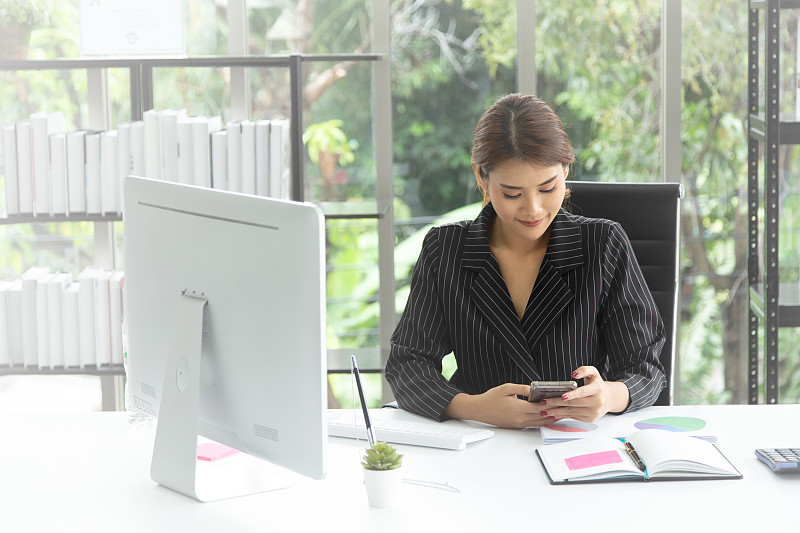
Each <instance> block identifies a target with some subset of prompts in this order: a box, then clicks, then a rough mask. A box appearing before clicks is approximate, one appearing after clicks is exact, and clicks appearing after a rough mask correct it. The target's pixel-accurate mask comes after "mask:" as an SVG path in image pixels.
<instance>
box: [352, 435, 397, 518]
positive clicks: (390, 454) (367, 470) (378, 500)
mask: <svg viewBox="0 0 800 533" xmlns="http://www.w3.org/2000/svg"><path fill="white" fill-rule="evenodd" d="M402 460H403V456H402V455H400V454H399V453H397V450H396V449H395V448H394V446H392V445H391V444H388V443H386V442H376V443H375V444H374V445H373V446H372V447H371V448H369V449H368V450H367V452H366V454H365V455H364V457H363V459H362V460H361V466H363V467H364V483H365V485H366V486H367V499H368V500H369V504H370V506H372V507H391V506H393V505H395V504H396V503H397V501H398V500H399V498H400V489H401V484H402V478H401V476H400V465H401V464H402Z"/></svg>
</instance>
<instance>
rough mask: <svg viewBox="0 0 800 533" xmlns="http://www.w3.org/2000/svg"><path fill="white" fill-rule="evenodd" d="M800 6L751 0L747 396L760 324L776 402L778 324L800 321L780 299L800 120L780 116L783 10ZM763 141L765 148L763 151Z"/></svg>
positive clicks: (753, 389)
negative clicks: (783, 225)
mask: <svg viewBox="0 0 800 533" xmlns="http://www.w3.org/2000/svg"><path fill="white" fill-rule="evenodd" d="M797 8H800V0H760V1H754V0H751V1H750V9H749V17H748V91H747V94H748V117H749V135H748V161H747V163H748V176H747V200H748V264H747V269H748V281H749V286H750V291H749V304H750V305H749V307H750V308H749V314H748V402H749V403H751V404H756V403H758V401H759V375H760V374H759V366H760V353H759V352H760V350H759V344H760V335H759V333H760V330H761V327H762V325H763V327H764V385H765V394H764V396H765V402H766V403H767V404H775V403H778V329H779V328H781V327H800V306H798V305H781V304H780V299H779V296H780V295H779V281H780V279H779V271H778V265H779V256H778V241H779V239H778V230H779V223H778V221H779V219H780V205H779V195H780V177H779V150H780V146H781V145H788V144H800V122H797V121H794V120H786V119H783V118H782V117H781V116H780V18H781V17H780V15H781V10H783V9H797ZM762 14H763V17H764V21H765V27H764V41H765V42H764V49H765V58H764V78H765V83H764V85H765V88H764V95H763V96H764V114H763V115H762V114H761V109H760V94H761V87H760V82H759V74H760V68H759V66H760V63H759V59H760V58H759V55H760V54H759V48H760V31H761V20H760V19H761V16H762ZM762 146H763V152H762ZM761 156H763V164H764V176H763V186H764V208H763V212H764V216H763V219H764V221H763V230H764V233H765V235H764V251H763V264H764V266H763V273H762V271H761V261H762V257H761V247H760V239H759V232H760V230H761V229H762V224H760V222H759V209H760V207H761V197H760V184H761V179H762V177H761V176H760V172H759V163H760V157H761Z"/></svg>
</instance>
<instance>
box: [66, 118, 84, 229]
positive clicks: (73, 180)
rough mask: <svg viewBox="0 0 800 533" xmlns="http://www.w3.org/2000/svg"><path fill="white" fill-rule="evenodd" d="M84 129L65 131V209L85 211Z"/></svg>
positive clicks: (75, 211)
mask: <svg viewBox="0 0 800 533" xmlns="http://www.w3.org/2000/svg"><path fill="white" fill-rule="evenodd" d="M85 136H86V131H84V130H77V131H71V132H69V133H67V211H68V212H70V213H85V212H86V140H85Z"/></svg>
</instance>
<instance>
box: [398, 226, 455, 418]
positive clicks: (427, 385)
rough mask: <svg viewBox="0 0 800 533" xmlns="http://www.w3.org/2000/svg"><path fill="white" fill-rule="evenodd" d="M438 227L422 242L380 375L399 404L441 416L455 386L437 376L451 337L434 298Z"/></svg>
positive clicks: (424, 414) (435, 291) (437, 261)
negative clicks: (405, 299) (384, 366)
mask: <svg viewBox="0 0 800 533" xmlns="http://www.w3.org/2000/svg"><path fill="white" fill-rule="evenodd" d="M438 231H439V229H438V228H433V229H431V230H430V231H429V232H428V233H427V235H426V236H425V239H424V241H423V244H422V252H421V253H420V256H419V260H418V261H417V264H416V266H415V267H414V273H413V274H412V277H411V290H410V293H409V296H408V302H407V303H406V308H405V310H404V311H403V315H402V317H401V318H400V321H399V322H398V324H397V327H396V328H395V331H394V333H393V334H392V338H391V342H390V352H389V359H388V361H387V363H386V379H387V381H388V382H389V385H390V386H391V387H392V392H393V393H394V396H395V399H396V400H397V404H398V405H399V406H400V407H402V408H403V409H406V410H408V411H412V412H414V413H417V414H420V415H423V416H427V417H430V418H433V419H436V420H444V419H446V418H447V416H446V415H445V414H444V410H445V407H447V405H448V404H449V403H450V400H452V399H453V397H454V396H455V395H456V394H458V393H459V392H461V391H460V390H459V389H458V388H457V387H455V386H454V385H452V384H451V383H450V382H449V381H447V380H446V379H445V378H444V376H442V358H443V357H444V356H445V355H447V354H449V353H450V352H451V351H452V342H451V339H450V335H449V332H448V327H447V321H446V319H445V317H444V313H443V312H442V306H441V303H440V300H439V291H440V290H441V287H439V283H438V281H437V278H438V272H439V264H440V262H441V247H440V244H439V240H438Z"/></svg>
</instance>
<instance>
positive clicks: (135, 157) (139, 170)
mask: <svg viewBox="0 0 800 533" xmlns="http://www.w3.org/2000/svg"><path fill="white" fill-rule="evenodd" d="M131 174H133V175H134V176H144V175H145V169H144V122H142V121H141V120H135V121H133V122H131Z"/></svg>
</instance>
